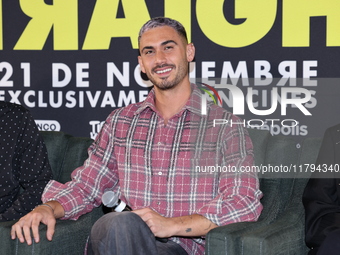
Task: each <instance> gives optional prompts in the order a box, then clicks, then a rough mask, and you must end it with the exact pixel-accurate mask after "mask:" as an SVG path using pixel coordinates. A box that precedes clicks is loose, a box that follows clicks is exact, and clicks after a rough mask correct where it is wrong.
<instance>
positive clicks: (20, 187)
mask: <svg viewBox="0 0 340 255" xmlns="http://www.w3.org/2000/svg"><path fill="white" fill-rule="evenodd" d="M51 179H52V170H51V167H50V165H49V162H48V158H47V150H46V147H45V144H44V142H43V140H42V138H41V136H40V134H39V131H38V128H37V126H36V124H35V122H34V119H33V117H32V116H31V114H30V112H29V111H28V110H27V109H25V108H24V107H23V106H20V105H17V104H12V103H9V102H0V221H1V222H2V221H10V220H17V219H19V218H21V217H22V216H24V215H25V214H27V213H29V212H30V211H32V209H34V208H35V207H36V206H37V205H38V204H40V203H41V194H42V192H43V190H44V188H45V186H46V184H47V183H48V181H49V180H51Z"/></svg>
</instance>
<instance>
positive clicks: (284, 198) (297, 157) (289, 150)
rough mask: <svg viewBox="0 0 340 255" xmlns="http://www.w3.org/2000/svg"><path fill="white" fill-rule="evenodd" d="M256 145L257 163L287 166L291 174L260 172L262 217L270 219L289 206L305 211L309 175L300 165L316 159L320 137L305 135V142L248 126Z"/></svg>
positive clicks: (273, 218)
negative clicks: (304, 192)
mask: <svg viewBox="0 0 340 255" xmlns="http://www.w3.org/2000/svg"><path fill="white" fill-rule="evenodd" d="M248 131H249V135H250V137H251V139H252V141H253V145H254V155H255V165H256V166H262V169H263V166H267V167H268V166H272V167H274V166H286V167H289V168H290V173H268V172H267V173H264V174H259V177H260V189H261V190H262V192H263V194H264V196H263V198H262V200H261V202H262V204H263V206H264V208H263V211H262V214H261V216H260V219H259V220H261V219H266V221H267V222H271V221H273V220H275V219H276V218H278V217H279V216H280V214H281V213H283V212H284V211H285V209H286V208H287V207H295V208H296V206H297V208H299V209H300V210H303V206H302V201H301V198H302V193H303V190H304V187H305V185H306V183H307V181H308V178H309V175H307V174H302V173H300V168H299V166H300V165H303V164H305V163H308V164H312V163H314V162H315V160H316V157H317V154H318V151H319V148H320V143H321V139H320V138H306V139H305V140H304V141H303V143H302V144H300V143H299V142H297V141H296V140H295V139H293V138H291V137H285V136H271V135H270V133H269V132H268V131H263V130H256V129H248Z"/></svg>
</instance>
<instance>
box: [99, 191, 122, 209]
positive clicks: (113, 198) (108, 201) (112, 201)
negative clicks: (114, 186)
mask: <svg viewBox="0 0 340 255" xmlns="http://www.w3.org/2000/svg"><path fill="white" fill-rule="evenodd" d="M118 199H119V198H118V194H117V193H115V192H113V191H111V190H109V191H106V192H104V194H103V196H102V203H103V205H105V206H106V207H109V208H112V207H114V206H116V205H117V202H118Z"/></svg>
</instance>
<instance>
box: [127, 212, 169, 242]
mask: <svg viewBox="0 0 340 255" xmlns="http://www.w3.org/2000/svg"><path fill="white" fill-rule="evenodd" d="M132 212H133V213H135V214H137V215H139V216H140V217H141V218H142V220H143V221H144V222H145V223H146V224H147V225H148V226H149V228H150V230H151V232H152V233H153V234H154V235H155V236H156V237H161V238H164V237H171V236H173V235H174V230H173V227H174V224H173V220H172V218H166V217H163V216H162V215H160V214H159V213H157V212H155V211H153V210H151V209H150V208H143V209H139V210H134V211H132Z"/></svg>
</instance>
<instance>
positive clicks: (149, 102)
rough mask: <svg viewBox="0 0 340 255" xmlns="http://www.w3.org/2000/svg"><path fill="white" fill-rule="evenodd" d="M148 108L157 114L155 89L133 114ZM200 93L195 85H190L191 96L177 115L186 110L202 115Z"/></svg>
mask: <svg viewBox="0 0 340 255" xmlns="http://www.w3.org/2000/svg"><path fill="white" fill-rule="evenodd" d="M147 108H150V109H151V110H152V111H154V112H157V113H158V110H157V109H156V106H155V89H154V88H152V90H151V91H150V92H149V94H148V96H147V97H146V99H145V100H144V101H143V102H142V103H141V105H140V107H139V108H138V110H137V111H136V112H135V114H140V113H141V112H143V111H144V110H145V109H147ZM201 109H202V92H201V91H200V89H198V88H197V86H196V84H193V83H192V84H191V95H190V97H189V99H188V101H187V102H186V104H185V105H184V106H183V108H182V109H181V110H180V111H179V113H178V115H182V114H183V112H184V111H185V110H188V111H190V112H192V113H194V114H197V115H199V116H204V115H202V110H201Z"/></svg>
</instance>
